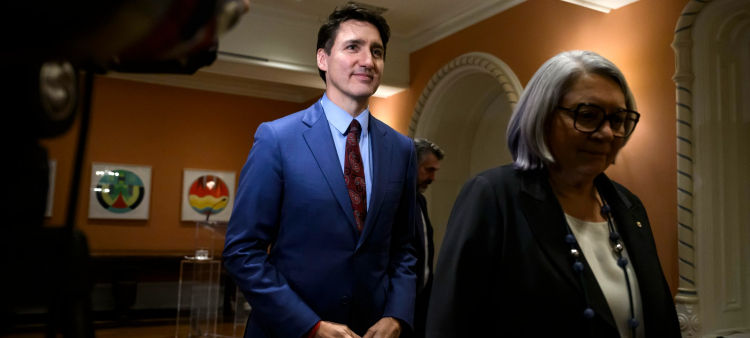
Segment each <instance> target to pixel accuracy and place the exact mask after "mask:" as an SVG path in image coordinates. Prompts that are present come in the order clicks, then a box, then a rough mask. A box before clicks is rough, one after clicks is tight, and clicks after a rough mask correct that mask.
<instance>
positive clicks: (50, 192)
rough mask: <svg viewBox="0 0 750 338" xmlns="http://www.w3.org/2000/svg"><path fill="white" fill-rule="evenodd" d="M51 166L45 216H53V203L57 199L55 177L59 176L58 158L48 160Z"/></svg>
mask: <svg viewBox="0 0 750 338" xmlns="http://www.w3.org/2000/svg"><path fill="white" fill-rule="evenodd" d="M47 163H48V165H47V166H48V167H49V187H48V188H47V210H45V211H44V217H52V203H54V201H55V177H56V176H57V160H47Z"/></svg>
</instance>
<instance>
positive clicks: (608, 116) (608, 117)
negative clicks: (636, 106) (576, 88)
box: [557, 103, 641, 138]
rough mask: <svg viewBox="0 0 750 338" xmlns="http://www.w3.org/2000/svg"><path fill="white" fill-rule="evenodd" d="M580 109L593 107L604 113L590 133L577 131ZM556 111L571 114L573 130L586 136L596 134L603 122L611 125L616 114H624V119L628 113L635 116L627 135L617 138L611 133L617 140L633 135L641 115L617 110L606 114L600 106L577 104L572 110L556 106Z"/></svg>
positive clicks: (626, 110)
mask: <svg viewBox="0 0 750 338" xmlns="http://www.w3.org/2000/svg"><path fill="white" fill-rule="evenodd" d="M582 107H595V108H597V109H600V110H601V111H602V112H604V118H603V119H602V121H601V122H599V125H598V126H596V128H594V130H592V131H584V130H580V129H578V111H579V110H581V108H582ZM557 109H560V110H563V111H567V112H571V113H573V128H575V129H576V130H577V131H579V132H582V133H586V134H593V133H595V132H597V131H598V130H599V129H601V128H602V126H603V125H604V122H605V121H609V123H610V125H611V124H612V121H611V120H612V119H613V118H614V116H615V115H616V114H617V113H623V112H624V113H626V114H625V116H626V117H627V114H629V113H633V114H635V120H634V121H633V129H631V130H630V132H629V133H627V134H625V135H623V136H617V135H615V134H614V133H612V136H614V137H617V138H626V137H628V136H630V135H631V134H633V131H634V130H635V127H636V126H637V125H638V121H640V119H641V114H640V113H638V112H637V111H635V110H628V109H620V110H618V111H616V112H614V113H610V114H607V111H606V110H604V108H602V107H600V106H597V105H595V104H590V103H579V104H578V105H577V106H576V107H575V108H574V109H570V108H565V107H561V106H557Z"/></svg>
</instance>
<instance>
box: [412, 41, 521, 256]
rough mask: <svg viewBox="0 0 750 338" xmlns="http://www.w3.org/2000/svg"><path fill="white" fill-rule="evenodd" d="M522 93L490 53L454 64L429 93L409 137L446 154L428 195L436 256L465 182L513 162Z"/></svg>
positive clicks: (437, 75)
mask: <svg viewBox="0 0 750 338" xmlns="http://www.w3.org/2000/svg"><path fill="white" fill-rule="evenodd" d="M522 90H523V88H522V87H521V85H520V82H519V81H518V78H517V77H516V75H515V74H514V73H513V72H512V71H511V69H510V68H509V67H508V66H507V65H506V64H505V63H504V62H503V61H501V60H500V59H498V58H497V57H495V56H493V55H490V54H486V53H468V54H464V55H461V56H459V57H457V58H455V59H453V60H452V61H450V62H448V63H447V64H446V65H445V66H443V67H442V68H441V69H439V70H438V71H437V72H435V74H434V75H433V77H432V79H431V80H430V81H429V82H428V83H427V85H426V86H425V88H424V89H423V91H422V94H421V96H420V98H419V101H418V102H417V104H416V105H415V108H414V113H413V115H412V121H411V123H410V126H409V134H408V135H409V136H410V137H412V138H415V137H424V138H427V139H429V140H431V141H433V142H435V143H436V144H437V145H438V146H440V147H441V148H442V149H443V150H444V151H445V154H446V156H445V158H444V159H443V160H442V161H440V167H441V168H440V171H439V173H438V175H437V176H438V177H437V179H436V180H435V182H434V183H433V184H432V185H430V188H429V189H427V191H426V192H425V193H424V195H425V198H426V199H427V207H428V210H429V212H430V220H431V223H432V226H433V230H434V238H433V240H434V245H435V253H436V256H437V255H439V252H440V247H441V245H442V239H443V236H444V234H445V226H446V224H447V221H448V218H449V217H450V212H451V210H452V208H453V203H454V201H455V198H456V196H457V195H458V192H459V191H460V189H461V187H463V184H464V182H465V181H466V180H467V179H468V178H469V177H471V176H473V175H475V174H477V173H478V172H480V171H483V170H485V169H489V168H492V167H496V166H499V165H502V164H506V163H510V162H511V161H512V158H511V156H510V151H508V150H507V145H506V141H505V132H506V129H507V123H508V120H509V119H510V115H511V114H512V112H513V108H514V107H515V105H516V102H518V98H519V96H520V93H521V91H522ZM435 261H437V259H435Z"/></svg>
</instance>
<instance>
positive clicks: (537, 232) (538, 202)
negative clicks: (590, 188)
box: [520, 170, 617, 330]
mask: <svg viewBox="0 0 750 338" xmlns="http://www.w3.org/2000/svg"><path fill="white" fill-rule="evenodd" d="M523 175H526V176H524V178H523V179H522V187H521V191H522V192H523V193H522V194H521V198H520V204H521V209H522V211H523V214H524V216H525V217H526V220H527V222H528V224H529V228H531V230H532V232H533V233H534V236H535V237H536V239H537V241H538V242H539V247H540V248H541V249H542V251H543V252H544V254H545V255H546V256H547V259H548V260H549V261H550V262H551V263H552V265H553V266H554V267H555V269H556V270H557V272H558V273H559V274H561V275H562V276H563V279H565V281H566V282H567V284H568V285H569V286H570V287H571V288H572V289H574V290H576V292H578V293H579V294H580V295H581V297H588V303H589V306H590V307H591V308H592V310H594V313H595V314H596V315H597V316H598V317H599V318H601V319H603V320H604V321H605V322H606V323H608V324H609V325H610V326H612V327H613V328H614V329H615V330H617V326H616V325H615V322H614V316H613V315H612V311H611V310H610V308H609V304H608V303H607V299H606V298H605V297H604V293H603V292H602V290H601V288H600V287H599V284H598V283H597V282H596V277H595V276H594V274H593V272H592V271H591V268H590V267H589V264H588V262H587V261H586V258H585V257H584V256H583V255H581V256H580V260H581V261H582V263H583V264H584V266H585V267H586V268H585V269H584V272H583V279H584V283H586V285H585V288H586V291H585V293H586V294H585V295H584V290H583V288H582V285H581V280H580V278H579V277H578V275H577V274H576V273H575V272H574V271H573V267H572V265H573V260H572V259H571V257H570V245H569V244H567V243H566V242H565V236H566V235H567V234H568V233H567V230H566V224H567V221H566V220H565V213H564V212H563V210H562V207H561V206H560V203H559V202H558V201H557V198H556V197H555V195H554V193H553V192H552V186H551V185H550V184H549V180H548V179H547V176H546V171H540V170H537V171H531V172H526V173H524V174H523ZM540 210H543V212H540ZM579 251H580V250H579ZM581 316H583V313H581Z"/></svg>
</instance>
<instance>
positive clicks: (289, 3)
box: [250, 0, 507, 39]
mask: <svg viewBox="0 0 750 338" xmlns="http://www.w3.org/2000/svg"><path fill="white" fill-rule="evenodd" d="M346 2H348V1H347V0H251V4H250V6H251V8H252V7H253V6H255V7H258V6H262V7H272V8H276V9H278V10H283V11H289V12H293V13H298V14H301V15H306V16H310V17H312V18H316V19H319V20H324V19H325V18H327V17H328V15H329V14H331V12H333V10H334V9H335V8H336V6H338V5H341V4H344V3H346ZM355 2H356V3H359V4H363V5H369V6H373V7H377V8H383V9H385V11H384V12H383V13H382V15H383V17H384V18H385V19H386V20H387V21H388V25H389V26H390V27H391V33H392V34H393V36H394V37H396V38H401V39H409V38H412V37H415V36H416V35H417V34H419V33H423V32H425V31H427V30H430V29H432V28H435V27H437V26H439V25H440V24H441V23H443V22H446V21H449V20H450V19H451V18H454V17H456V16H459V15H460V14H463V13H470V12H481V11H483V10H485V9H488V8H491V7H493V6H496V5H497V4H500V3H503V2H507V1H503V0H460V1H458V0H357V1H355Z"/></svg>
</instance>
